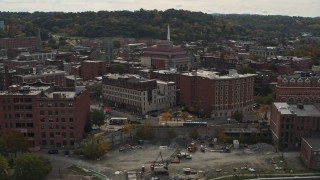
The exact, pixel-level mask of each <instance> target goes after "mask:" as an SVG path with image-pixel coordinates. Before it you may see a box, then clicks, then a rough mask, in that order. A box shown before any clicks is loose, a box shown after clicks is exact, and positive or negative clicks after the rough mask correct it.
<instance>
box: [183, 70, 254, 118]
mask: <svg viewBox="0 0 320 180" xmlns="http://www.w3.org/2000/svg"><path fill="white" fill-rule="evenodd" d="M254 77H255V74H244V75H241V74H237V72H236V71H235V70H230V71H229V74H228V75H225V76H219V75H217V74H216V72H212V71H193V72H191V73H182V74H181V76H180V89H181V96H180V101H181V102H183V103H184V104H185V105H186V106H187V107H189V108H192V109H193V110H195V111H196V112H198V113H200V114H202V115H204V116H207V117H210V116H211V117H230V116H232V115H233V114H234V113H235V112H237V111H238V112H241V113H245V112H248V111H251V110H252V105H253V103H254V98H253V94H254Z"/></svg>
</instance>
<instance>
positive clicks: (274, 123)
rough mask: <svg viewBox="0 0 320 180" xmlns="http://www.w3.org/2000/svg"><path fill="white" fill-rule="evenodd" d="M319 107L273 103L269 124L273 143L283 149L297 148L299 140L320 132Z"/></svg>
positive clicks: (317, 105) (316, 105)
mask: <svg viewBox="0 0 320 180" xmlns="http://www.w3.org/2000/svg"><path fill="white" fill-rule="evenodd" d="M319 105H320V104H314V105H303V104H288V103H286V102H277V103H273V104H272V107H271V122H270V126H271V133H272V140H273V142H274V143H279V145H281V146H282V147H283V148H285V149H297V148H299V147H300V144H301V138H303V137H305V138H307V137H311V136H312V133H314V132H316V131H319V130H320V106H319Z"/></svg>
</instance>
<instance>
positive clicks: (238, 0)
mask: <svg viewBox="0 0 320 180" xmlns="http://www.w3.org/2000/svg"><path fill="white" fill-rule="evenodd" d="M0 7H1V8H0V11H14V12H17V11H18V12H20V11H24V12H25V11H28V12H34V11H64V12H82V11H100V10H106V11H114V10H129V11H134V10H139V9H140V8H143V9H146V10H153V9H158V10H166V9H170V8H174V9H184V10H191V11H202V12H205V13H223V14H229V13H236V14H243V13H246V14H263V15H269V14H271V15H289V16H306V17H315V16H320V0H0Z"/></svg>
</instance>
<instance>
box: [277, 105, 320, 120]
mask: <svg viewBox="0 0 320 180" xmlns="http://www.w3.org/2000/svg"><path fill="white" fill-rule="evenodd" d="M273 104H274V105H275V107H276V108H277V109H278V111H279V112H280V113H281V114H286V115H296V116H312V117H320V110H319V104H304V105H303V109H300V108H298V104H288V103H286V102H276V103H273Z"/></svg>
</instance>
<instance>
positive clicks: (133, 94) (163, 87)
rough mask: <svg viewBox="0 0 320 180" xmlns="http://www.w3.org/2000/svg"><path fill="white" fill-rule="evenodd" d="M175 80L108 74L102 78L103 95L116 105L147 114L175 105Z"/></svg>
mask: <svg viewBox="0 0 320 180" xmlns="http://www.w3.org/2000/svg"><path fill="white" fill-rule="evenodd" d="M175 92H176V85H175V83H174V82H164V81H157V80H155V79H145V78H142V77H141V76H139V75H128V74H127V75H118V74H108V75H105V76H103V79H102V94H103V97H104V98H105V99H106V100H108V101H109V102H112V103H113V104H114V105H115V106H116V107H120V108H125V109H127V110H130V111H133V112H136V113H141V114H145V113H147V112H150V111H153V110H162V109H168V108H171V107H174V106H175V102H176V93H175Z"/></svg>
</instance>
